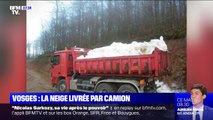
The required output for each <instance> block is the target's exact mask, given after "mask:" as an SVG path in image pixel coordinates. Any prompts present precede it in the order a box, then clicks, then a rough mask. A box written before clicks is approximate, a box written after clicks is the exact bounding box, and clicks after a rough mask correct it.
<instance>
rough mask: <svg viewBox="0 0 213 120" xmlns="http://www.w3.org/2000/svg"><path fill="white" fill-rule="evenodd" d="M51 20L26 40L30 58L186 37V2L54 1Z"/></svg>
mask: <svg viewBox="0 0 213 120" xmlns="http://www.w3.org/2000/svg"><path fill="white" fill-rule="evenodd" d="M53 4H54V9H53V11H52V16H51V21H50V22H49V23H48V24H45V25H43V30H42V33H41V35H40V37H39V38H38V39H37V40H36V41H35V42H34V44H32V43H27V53H31V55H29V54H28V55H27V57H30V56H31V57H32V56H33V57H35V56H37V55H41V54H47V53H53V52H54V51H57V50H62V49H64V48H65V47H67V48H70V47H74V46H77V47H85V48H96V47H102V46H107V45H110V44H111V43H112V42H123V43H130V42H132V41H138V42H142V41H147V40H150V39H154V38H159V37H160V36H161V35H162V36H163V37H164V39H166V40H175V39H180V38H185V37H186V1H185V0H163V1H159V0H155V1H138V0H133V1H130V0H128V1H126V0H122V1H110V0H104V1H99V0H92V1H72V4H70V6H66V7H65V5H64V4H62V3H61V2H60V1H54V3H53Z"/></svg>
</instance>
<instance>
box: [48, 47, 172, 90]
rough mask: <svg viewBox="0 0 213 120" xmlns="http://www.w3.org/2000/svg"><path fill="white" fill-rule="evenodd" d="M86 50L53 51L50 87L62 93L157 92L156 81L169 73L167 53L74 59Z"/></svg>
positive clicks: (156, 50) (157, 50) (158, 51)
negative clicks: (72, 91)
mask: <svg viewBox="0 0 213 120" xmlns="http://www.w3.org/2000/svg"><path fill="white" fill-rule="evenodd" d="M89 50H90V49H86V48H71V49H65V50H61V51H56V52H54V55H53V57H52V59H51V65H52V69H51V77H52V85H53V87H55V88H57V89H58V91H61V92H62V91H69V90H74V91H81V92H121V93H123V92H146V91H148V92H149V91H155V90H156V85H155V79H157V78H158V77H159V76H160V75H163V74H165V73H168V72H169V70H170V63H169V62H170V53H169V52H165V51H161V50H159V49H157V48H155V50H154V52H153V53H152V54H150V55H134V56H119V57H104V58H87V59H77V57H79V56H81V55H87V52H88V51H89Z"/></svg>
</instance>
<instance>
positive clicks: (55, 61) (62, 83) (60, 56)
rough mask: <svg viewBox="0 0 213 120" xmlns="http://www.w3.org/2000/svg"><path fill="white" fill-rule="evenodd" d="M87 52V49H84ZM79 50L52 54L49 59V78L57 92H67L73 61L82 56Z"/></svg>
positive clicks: (65, 50) (66, 50)
mask: <svg viewBox="0 0 213 120" xmlns="http://www.w3.org/2000/svg"><path fill="white" fill-rule="evenodd" d="M86 50H89V49H86ZM84 54H85V52H84V51H82V50H81V48H72V49H70V50H68V49H67V48H65V49H64V50H60V51H56V52H54V54H53V56H52V58H51V77H52V85H53V87H55V88H57V89H58V90H59V91H61V92H64V91H69V89H70V80H71V77H72V76H73V74H74V72H73V59H74V57H75V58H76V57H77V56H80V55H84ZM73 56H74V57H73Z"/></svg>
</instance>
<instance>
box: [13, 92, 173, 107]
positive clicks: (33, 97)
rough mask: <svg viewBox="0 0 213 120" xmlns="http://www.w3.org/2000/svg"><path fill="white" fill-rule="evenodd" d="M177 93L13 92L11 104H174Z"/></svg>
mask: <svg viewBox="0 0 213 120" xmlns="http://www.w3.org/2000/svg"><path fill="white" fill-rule="evenodd" d="M174 97H175V94H172V93H167V94H158V93H143V94H138V93H129V94H121V93H11V94H10V104H97V103H98V104H100V103H101V104H174Z"/></svg>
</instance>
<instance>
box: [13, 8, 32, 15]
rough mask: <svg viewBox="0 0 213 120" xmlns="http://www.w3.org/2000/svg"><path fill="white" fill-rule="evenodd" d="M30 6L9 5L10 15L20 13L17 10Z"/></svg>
mask: <svg viewBox="0 0 213 120" xmlns="http://www.w3.org/2000/svg"><path fill="white" fill-rule="evenodd" d="M31 9H32V7H31V6H10V10H11V12H12V15H20V11H19V10H31Z"/></svg>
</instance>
